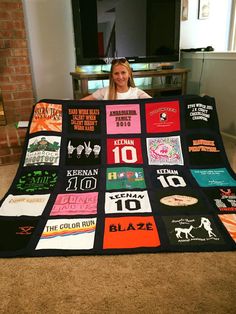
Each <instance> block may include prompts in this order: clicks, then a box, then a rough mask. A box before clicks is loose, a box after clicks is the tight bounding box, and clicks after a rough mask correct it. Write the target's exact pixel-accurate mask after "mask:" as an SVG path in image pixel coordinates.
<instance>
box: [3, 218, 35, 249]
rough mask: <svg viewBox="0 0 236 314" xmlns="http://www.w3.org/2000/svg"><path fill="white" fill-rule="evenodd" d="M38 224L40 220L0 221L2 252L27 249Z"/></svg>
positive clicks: (18, 219)
mask: <svg viewBox="0 0 236 314" xmlns="http://www.w3.org/2000/svg"><path fill="white" fill-rule="evenodd" d="M37 224H38V219H30V218H28V219H22V218H17V219H14V220H12V219H7V218H6V219H0V250H1V251H14V250H22V249H25V248H26V247H27V246H28V244H29V242H30V240H31V238H32V235H33V234H34V232H35V229H36V227H37ZM6 239H7V241H6Z"/></svg>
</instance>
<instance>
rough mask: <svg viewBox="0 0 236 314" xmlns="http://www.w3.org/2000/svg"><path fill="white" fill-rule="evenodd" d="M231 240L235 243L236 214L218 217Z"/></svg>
mask: <svg viewBox="0 0 236 314" xmlns="http://www.w3.org/2000/svg"><path fill="white" fill-rule="evenodd" d="M218 216H219V218H220V220H221V222H222V223H223V225H224V226H225V228H226V230H227V231H228V233H229V235H230V236H231V238H232V239H233V240H234V242H236V214H223V215H218Z"/></svg>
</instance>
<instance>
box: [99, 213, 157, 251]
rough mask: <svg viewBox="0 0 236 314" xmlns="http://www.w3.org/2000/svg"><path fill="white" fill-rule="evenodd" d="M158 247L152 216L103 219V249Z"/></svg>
mask: <svg viewBox="0 0 236 314" xmlns="http://www.w3.org/2000/svg"><path fill="white" fill-rule="evenodd" d="M159 246H160V239H159V235H158V230H157V227H156V223H155V221H154V218H153V216H138V217H137V216H130V217H107V218H105V230H104V240H103V249H128V248H138V247H159Z"/></svg>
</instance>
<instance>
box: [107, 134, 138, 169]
mask: <svg viewBox="0 0 236 314" xmlns="http://www.w3.org/2000/svg"><path fill="white" fill-rule="evenodd" d="M107 163H108V164H141V163H143V156H142V148H141V139H140V138H108V139H107Z"/></svg>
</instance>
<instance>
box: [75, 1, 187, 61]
mask: <svg viewBox="0 0 236 314" xmlns="http://www.w3.org/2000/svg"><path fill="white" fill-rule="evenodd" d="M71 1H72V13H73V25H74V38H75V52H76V63H77V65H98V64H109V63H110V62H111V61H112V59H113V58H121V57H124V58H126V59H127V60H128V61H129V62H130V63H163V62H178V61H179V41H180V17H181V0H71Z"/></svg>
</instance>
